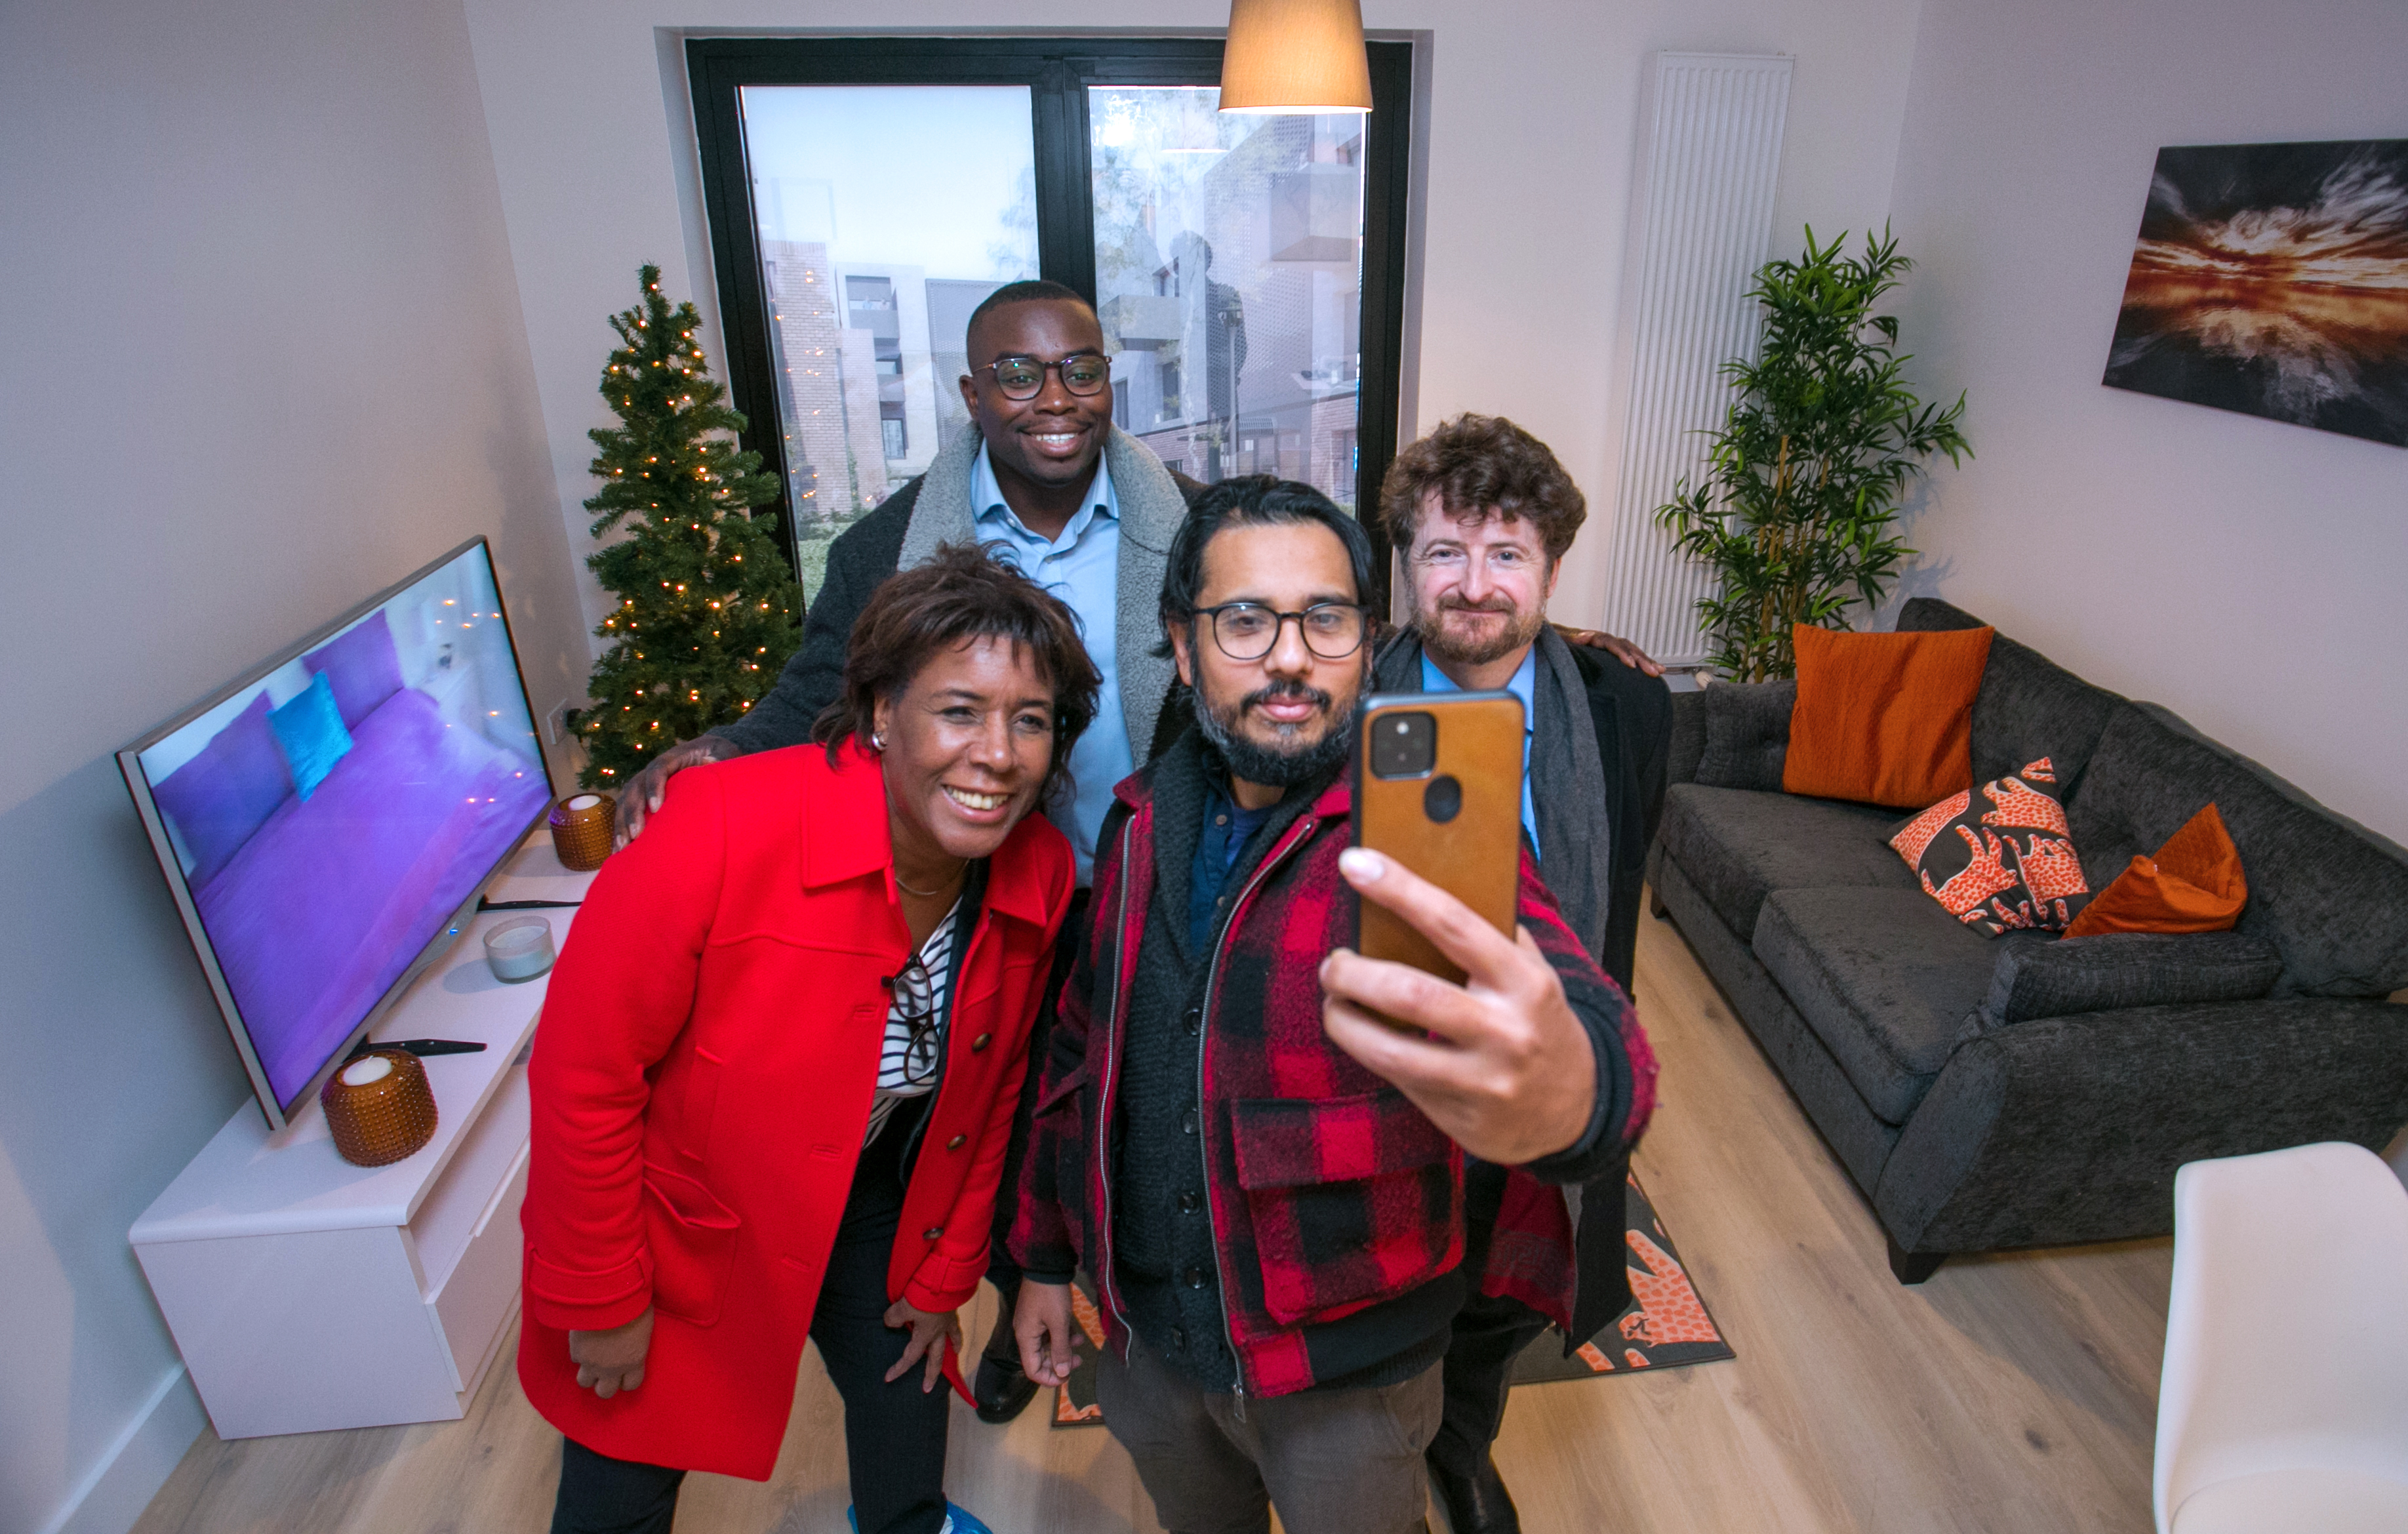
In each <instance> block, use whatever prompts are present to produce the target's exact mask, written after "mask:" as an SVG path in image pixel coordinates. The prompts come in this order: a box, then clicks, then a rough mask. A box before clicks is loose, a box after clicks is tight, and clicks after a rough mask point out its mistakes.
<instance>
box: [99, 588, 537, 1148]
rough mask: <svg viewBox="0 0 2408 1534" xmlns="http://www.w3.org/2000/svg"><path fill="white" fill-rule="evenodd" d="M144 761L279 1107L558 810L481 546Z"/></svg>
mask: <svg viewBox="0 0 2408 1534" xmlns="http://www.w3.org/2000/svg"><path fill="white" fill-rule="evenodd" d="M321 678H322V679H323V681H322V682H321V681H320V680H319V679H321ZM313 693H314V694H318V695H324V694H327V693H331V696H332V706H331V707H328V706H326V705H325V704H324V703H323V702H322V701H321V702H318V703H316V704H314V705H313V704H312V703H311V701H310V700H309V699H308V698H307V697H304V695H305V694H313ZM295 700H299V702H298V703H297V704H296V703H295ZM288 705H290V706H291V707H288ZM330 758H331V760H332V766H331V767H327V766H326V764H327V762H328V761H329V759H330ZM139 761H140V763H141V766H142V770H143V774H144V776H145V777H146V778H147V780H148V781H149V783H150V791H151V796H152V799H153V801H154V802H155V803H156V804H157V806H158V808H159V811H160V818H161V820H162V821H163V822H164V823H165V825H166V827H167V832H168V836H169V839H170V840H171V841H172V843H173V844H174V851H175V855H176V859H177V862H178V866H179V870H180V872H181V873H182V875H183V878H184V882H185V884H186V887H187V889H188V890H189V891H190V893H191V895H192V899H193V907H194V909H195V910H197V911H198V913H199V917H200V923H201V925H202V927H203V928H204V929H205V931H206V934H207V942H208V948H209V950H210V951H211V953H213V954H214V955H215V957H216V960H217V964H218V968H219V969H220V971H221V972H222V974H223V975H224V977H225V981H226V986H227V989H228V990H229V991H231V992H232V994H233V996H234V1000H235V1005H236V1008H237V1009H238V1010H239V1011H240V1012H241V1020H240V1025H241V1027H242V1028H243V1029H244V1031H246V1032H247V1033H248V1034H249V1035H250V1038H251V1049H252V1052H253V1053H254V1054H256V1055H257V1057H258V1060H259V1064H260V1067H261V1068H262V1069H263V1070H264V1071H265V1073H266V1076H267V1080H268V1082H269V1084H270V1086H271V1087H272V1088H273V1090H274V1092H275V1095H276V1097H277V1099H278V1101H279V1102H280V1103H281V1102H289V1101H290V1100H291V1099H292V1097H293V1096H294V1094H295V1093H296V1092H298V1091H299V1090H300V1089H301V1088H303V1087H304V1086H306V1085H308V1082H309V1080H310V1078H311V1077H312V1076H314V1075H315V1074H316V1073H317V1070H318V1068H320V1067H321V1066H322V1065H323V1064H324V1063H325V1062H326V1060H327V1058H328V1056H329V1055H330V1054H332V1052H333V1051H334V1050H336V1049H337V1048H338V1047H339V1046H340V1045H341V1044H342V1042H343V1040H344V1039H346V1038H348V1037H349V1036H350V1034H351V1030H352V1029H354V1028H355V1027H357V1026H358V1025H359V1023H360V1020H361V1019H362V1018H363V1017H365V1016H366V1014H367V1012H368V1011H370V1010H371V1009H372V1008H374V1007H375V1006H376V1004H377V1002H378V1001H379V1000H380V999H381V998H382V997H383V996H384V995H385V993H386V992H387V991H388V990H389V989H391V988H392V986H393V983H394V981H395V980H397V979H399V978H400V976H401V974H402V972H403V970H404V969H406V968H408V967H409V964H410V962H411V961H412V960H413V959H415V958H416V957H417V956H418V954H419V953H421V951H423V949H424V948H425V946H426V944H427V942H428V941H429V940H430V939H433V938H434V937H436V936H437V933H438V932H439V931H440V930H441V929H442V926H443V924H444V923H445V922H447V921H448V920H449V919H450V917H451V915H452V912H453V911H454V910H457V909H458V908H459V906H460V904H461V903H462V902H463V901H464V900H466V898H467V897H468V896H469V895H470V894H472V893H473V892H474V890H475V889H476V887H477V885H478V883H479V882H480V881H482V879H483V878H484V877H485V875H487V874H488V873H490V872H491V871H492V870H493V868H494V867H495V865H496V864H498V863H499V862H500V861H501V860H502V858H503V857H504V856H506V855H507V854H508V853H509V850H510V847H511V845H512V844H513V843H514V841H515V840H516V839H517V838H518V837H519V836H520V835H522V834H523V832H524V830H525V829H526V827H527V825H528V824H529V822H530V820H531V819H532V818H533V817H534V816H535V814H536V813H537V811H538V810H540V809H541V808H542V807H543V806H544V805H545V804H546V803H547V802H549V799H550V797H551V787H550V783H549V781H547V779H546V778H545V776H544V769H543V762H542V756H541V753H540V752H539V751H538V747H537V744H536V738H535V725H534V721H533V720H532V719H531V718H530V717H529V716H528V711H527V707H526V696H525V692H524V690H523V687H522V686H521V684H520V681H519V677H518V671H517V666H516V663H515V661H514V659H513V658H512V655H511V651H510V644H509V630H508V628H507V627H506V625H505V624H504V623H503V621H502V616H501V602H500V598H499V596H498V595H497V593H496V592H495V586H494V580H493V572H492V566H491V565H490V563H489V562H488V559H487V556H486V553H485V551H484V548H483V546H482V545H481V544H480V545H478V546H476V547H473V548H471V549H469V550H467V551H466V552H463V553H462V554H461V555H460V556H459V557H458V558H456V559H454V560H452V561H451V562H449V563H448V564H446V565H444V566H440V567H439V568H437V570H435V571H434V572H433V573H432V574H430V575H428V576H427V577H425V578H424V579H423V580H421V581H417V582H415V583H414V584H412V585H411V586H409V588H408V589H406V590H405V591H403V592H402V593H401V595H398V596H395V597H394V598H393V599H392V600H390V601H388V602H386V603H384V604H383V605H382V606H381V607H379V608H377V609H373V610H372V611H370V612H369V613H368V614H367V615H366V617H364V618H361V619H360V620H358V621H357V622H355V623H353V624H350V625H349V626H348V627H346V628H345V629H343V630H342V631H341V632H340V633H338V634H337V635H335V636H334V637H333V638H330V639H328V640H327V641H326V642H325V643H323V644H322V645H320V646H318V647H317V648H315V649H313V650H310V651H308V652H307V653H305V654H303V655H301V656H299V657H297V658H296V659H294V660H292V661H289V662H287V663H286V664H284V665H283V666H281V667H278V668H277V669H275V670H274V671H271V672H270V673H268V675H267V676H266V677H265V679H263V680H262V681H261V682H260V683H259V685H257V686H256V687H251V688H247V689H245V690H243V691H241V692H239V693H237V694H236V695H234V696H232V697H229V698H228V699H226V700H225V701H224V702H223V703H221V704H220V705H218V706H217V707H216V708H213V709H211V710H208V712H206V713H204V714H202V715H201V716H200V717H199V718H197V719H195V720H193V722H192V723H190V724H186V725H185V726H184V727H182V728H181V729H179V730H177V731H176V732H174V733H173V734H171V735H168V736H167V737H165V738H163V739H161V740H160V741H159V742H158V743H157V744H155V745H153V746H151V747H150V748H149V749H147V750H145V751H143V752H142V753H140V755H139ZM296 763H297V764H299V765H300V767H301V771H302V775H303V776H304V777H306V776H308V775H310V774H315V773H318V772H320V771H321V769H322V776H321V777H317V778H316V780H315V781H314V783H313V785H312V787H311V791H310V792H309V793H308V796H306V797H305V796H303V795H302V794H301V793H300V792H298V790H297V789H296V787H295V783H296V776H295V767H296Z"/></svg>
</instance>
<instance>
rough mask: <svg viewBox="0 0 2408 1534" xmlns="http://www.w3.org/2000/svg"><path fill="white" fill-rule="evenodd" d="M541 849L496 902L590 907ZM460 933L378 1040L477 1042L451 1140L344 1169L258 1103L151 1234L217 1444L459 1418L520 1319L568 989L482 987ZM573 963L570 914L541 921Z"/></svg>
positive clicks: (478, 923) (322, 1138) (327, 1145)
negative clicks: (545, 1055) (549, 1028)
mask: <svg viewBox="0 0 2408 1534" xmlns="http://www.w3.org/2000/svg"><path fill="white" fill-rule="evenodd" d="M593 877H594V876H593V875H592V874H586V873H571V872H569V871H568V870H567V869H566V868H563V867H561V866H560V863H559V860H558V859H557V858H555V857H554V856H553V855H552V838H551V835H550V833H548V832H546V831H544V830H542V829H540V828H538V830H537V832H536V834H535V835H534V836H533V837H531V838H529V839H528V840H527V842H526V844H525V845H524V846H523V847H521V848H520V849H519V850H518V852H516V853H513V854H511V858H510V861H509V864H508V865H507V866H506V867H505V869H504V871H503V873H502V874H501V875H500V876H499V877H497V878H496V879H495V880H494V881H493V883H492V886H491V887H490V888H489V889H488V890H487V892H486V893H487V894H488V895H489V896H491V897H492V898H494V899H496V900H528V899H547V900H575V899H579V898H581V897H582V896H583V895H584V893H585V886H586V885H587V884H588V883H590V882H592V881H593ZM518 914H522V913H520V912H515V911H511V912H492V913H487V914H483V915H480V916H478V917H477V918H476V919H475V920H474V921H473V922H472V923H466V924H463V927H462V931H461V933H460V936H459V937H458V938H456V939H453V941H452V947H451V949H450V950H449V951H448V952H446V953H444V954H443V955H442V957H440V958H439V959H437V961H436V962H435V963H434V964H433V965H431V966H429V967H428V968H427V971H426V972H425V973H424V974H423V975H421V976H420V977H419V979H418V980H417V981H416V982H414V983H413V984H412V985H411V987H410V989H409V992H408V993H407V994H406V995H405V996H403V997H402V998H401V1000H400V1001H399V1002H397V1003H396V1004H395V1005H394V1007H393V1009H392V1010H391V1011H388V1012H387V1013H386V1014H385V1016H384V1018H383V1019H382V1020H381V1021H380V1022H379V1023H378V1024H377V1025H376V1027H375V1029H374V1034H373V1036H374V1037H375V1038H377V1039H475V1040H479V1041H481V1042H482V1043H484V1044H485V1046H486V1048H485V1050H484V1052H483V1053H482V1054H439V1055H436V1056H433V1057H431V1058H429V1059H427V1060H426V1061H425V1062H424V1063H425V1066H426V1074H427V1079H428V1082H429V1084H430V1085H432V1086H433V1087H434V1089H435V1107H436V1113H437V1125H436V1130H435V1138H434V1139H433V1140H430V1141H429V1142H428V1143H427V1144H426V1145H425V1146H423V1148H421V1149H420V1150H419V1151H418V1152H417V1153H416V1154H413V1155H410V1156H408V1157H406V1158H404V1159H403V1160H400V1161H397V1162H394V1163H393V1164H392V1165H390V1166H385V1167H354V1166H352V1165H351V1163H350V1162H348V1161H345V1160H344V1159H343V1158H342V1157H341V1156H339V1155H337V1154H336V1152H335V1142H334V1139H333V1137H332V1136H331V1134H329V1132H328V1131H327V1128H326V1120H325V1115H324V1113H323V1112H322V1111H321V1110H320V1108H319V1106H318V1103H317V1100H316V1098H315V1097H312V1098H311V1099H310V1100H309V1102H308V1104H307V1106H306V1107H303V1108H301V1109H299V1110H297V1111H295V1112H294V1116H293V1122H292V1124H291V1125H290V1126H289V1127H288V1128H286V1129H285V1130H284V1131H283V1132H282V1133H280V1134H270V1133H269V1132H268V1128H267V1120H266V1118H265V1115H263V1114H262V1113H261V1112H260V1111H259V1108H258V1106H257V1105H256V1104H253V1103H246V1104H244V1105H243V1107H242V1108H241V1109H240V1110H239V1111H237V1112H236V1114H235V1116H234V1117H233V1118H232V1119H230V1120H228V1121H227V1123H226V1126H225V1127H224V1128H222V1129H221V1130H219V1131H218V1133H217V1136H216V1138H215V1139H213V1140H210V1141H209V1143H208V1146H207V1147H205V1148H204V1149H203V1150H202V1152H201V1154H199V1155H197V1156H194V1157H193V1161H192V1164H191V1165H190V1166H188V1167H186V1168H184V1170H183V1173H182V1175H180V1176H179V1177H178V1178H177V1179H176V1181H175V1182H173V1183H169V1184H168V1186H167V1191H166V1192H165V1193H163V1194H161V1195H160V1196H159V1197H158V1199H157V1201H156V1202H154V1203H152V1204H151V1206H150V1209H149V1210H147V1211H144V1213H143V1215H142V1217H141V1218H140V1219H139V1220H136V1222H135V1223H134V1228H133V1231H132V1232H131V1239H132V1240H133V1242H134V1251H135V1254H136V1256H137V1257H138V1258H139V1259H140V1260H141V1263H142V1271H143V1273H144V1274H145V1276H147V1277H148V1278H149V1279H150V1292H151V1293H152V1294H153V1295H155V1296H157V1297H158V1300H159V1309H160V1310H161V1311H162V1312H165V1315H166V1318H167V1326H168V1328H169V1329H170V1330H172V1331H173V1332H174V1333H175V1336H176V1346H177V1347H178V1349H179V1350H180V1351H181V1352H182V1354H183V1355H184V1363H185V1366H186V1367H187V1368H188V1369H190V1370H191V1372H192V1377H193V1385H194V1386H195V1387H196V1388H197V1389H198V1390H199V1392H200V1397H201V1400H202V1403H203V1404H204V1405H206V1406H207V1407H208V1412H209V1420H210V1422H211V1423H212V1424H214V1425H215V1426H216V1428H217V1431H218V1436H219V1437H221V1438H230V1439H232V1438H256V1437H260V1436H262V1435H264V1434H268V1433H307V1432H316V1431H320V1430H322V1429H325V1428H330V1427H374V1426H384V1425H386V1424H390V1423H401V1422H436V1421H443V1420H448V1419H452V1418H457V1417H460V1416H462V1415H464V1414H466V1412H467V1409H468V1403H469V1402H470V1401H471V1400H472V1399H473V1398H475V1396H476V1393H477V1385H478V1383H479V1382H480V1381H481V1380H482V1379H483V1378H484V1374H485V1370H486V1369H487V1368H488V1367H490V1366H491V1365H492V1363H493V1361H494V1355H495V1353H496V1352H497V1351H498V1349H499V1347H500V1344H501V1340H502V1339H503V1338H504V1337H505V1336H507V1335H508V1334H509V1323H510V1319H511V1317H512V1316H513V1315H515V1314H516V1313H517V1311H518V1303H519V1251H520V1242H519V1218H518V1216H519V1203H520V1200H522V1199H523V1197H525V1196H526V1167H527V1124H528V1117H527V1084H526V1059H525V1055H526V1049H527V1045H528V1043H529V1041H530V1040H531V1039H533V1038H534V1035H535V1025H536V1017H537V1014H538V1012H539V1011H541V1010H542V1006H543V996H544V991H545V988H546V985H547V983H548V982H549V981H550V979H551V977H550V976H549V975H543V976H539V977H538V978H537V979H534V980H531V981H527V982H523V983H521V984H516V985H505V984H503V983H502V982H499V981H497V980H495V978H494V976H493V972H492V971H491V970H490V969H488V968H486V967H485V953H484V942H483V935H484V932H485V930H486V928H488V927H490V926H491V925H494V924H495V923H497V922H500V921H504V920H506V919H508V918H509V916H513V915H518ZM532 914H536V915H540V916H545V917H549V918H550V919H551V921H552V938H553V940H554V942H555V943H557V942H560V941H562V940H563V939H566V937H567V935H568V925H569V918H571V917H573V916H575V915H576V914H577V913H576V911H575V910H542V911H537V912H533V913H532Z"/></svg>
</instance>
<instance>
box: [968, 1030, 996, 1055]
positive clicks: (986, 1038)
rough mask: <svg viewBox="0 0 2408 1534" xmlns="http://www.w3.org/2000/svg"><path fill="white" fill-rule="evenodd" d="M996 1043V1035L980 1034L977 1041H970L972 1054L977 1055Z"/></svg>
mask: <svg viewBox="0 0 2408 1534" xmlns="http://www.w3.org/2000/svg"><path fill="white" fill-rule="evenodd" d="M994 1041H995V1035H993V1034H991V1033H982V1034H980V1035H979V1036H978V1037H977V1038H976V1039H971V1040H970V1053H971V1054H978V1053H979V1052H980V1051H981V1050H982V1049H984V1048H986V1047H987V1045H989V1044H991V1043H993V1042H994Z"/></svg>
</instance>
